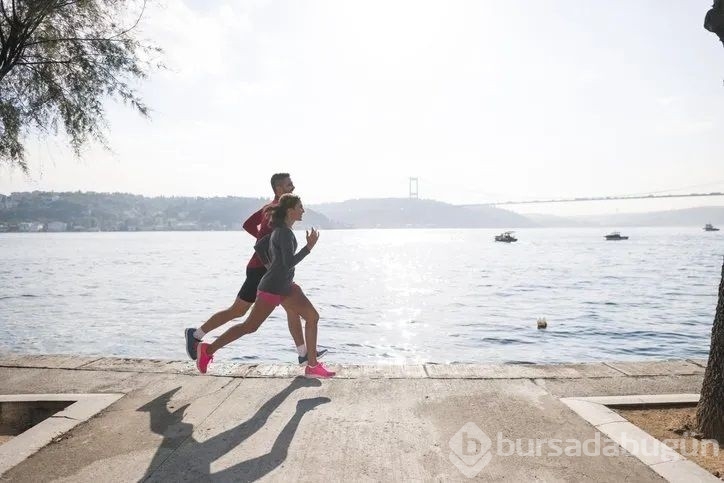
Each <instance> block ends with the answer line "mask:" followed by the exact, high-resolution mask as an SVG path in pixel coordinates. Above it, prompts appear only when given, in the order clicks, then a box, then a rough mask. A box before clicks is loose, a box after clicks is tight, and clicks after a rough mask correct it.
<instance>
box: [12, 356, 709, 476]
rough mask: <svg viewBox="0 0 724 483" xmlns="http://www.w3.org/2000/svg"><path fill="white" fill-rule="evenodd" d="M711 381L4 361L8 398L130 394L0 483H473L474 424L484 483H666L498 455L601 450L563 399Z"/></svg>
mask: <svg viewBox="0 0 724 483" xmlns="http://www.w3.org/2000/svg"><path fill="white" fill-rule="evenodd" d="M704 367H705V361H701V360H678V361H664V362H641V363H630V362H611V363H599V364H564V365H492V364H490V365H485V364H482V365H435V364H425V365H410V366H336V367H335V368H336V369H338V370H339V371H340V376H339V377H338V378H336V379H334V380H327V381H321V382H320V381H316V380H307V379H303V378H298V377H296V376H298V375H299V374H300V373H301V371H300V370H299V368H298V367H296V366H285V365H265V364H260V365H248V364H246V365H241V364H236V365H235V364H226V365H223V364H215V365H213V366H212V368H213V371H214V374H213V375H206V376H201V375H198V374H196V372H195V368H194V366H192V364H191V363H189V362H186V361H184V362H179V361H154V360H131V359H116V358H83V359H78V358H75V357H74V358H69V357H64V356H27V355H25V356H19V355H13V354H0V394H21V393H104V392H113V393H123V394H125V396H124V397H122V398H121V399H119V400H118V401H117V402H115V403H113V404H112V405H111V406H109V407H108V408H107V409H105V410H104V411H103V412H101V413H99V414H98V415H97V416H95V417H94V418H92V419H90V420H89V421H87V422H85V423H83V424H80V425H78V426H76V427H75V428H74V429H72V430H71V431H70V432H69V433H67V434H66V435H64V436H63V437H61V438H60V439H59V440H58V441H56V442H54V443H52V444H50V445H48V446H46V447H45V448H43V449H42V450H40V451H39V452H38V453H36V454H35V455H33V456H31V457H30V458H29V459H27V460H25V461H24V462H23V463H20V464H19V465H18V466H16V467H14V468H12V469H11V470H9V471H8V472H7V473H6V474H5V475H3V477H2V478H0V479H7V480H9V481H29V482H30V481H32V482H37V481H54V480H57V481H88V482H93V483H97V482H98V481H104V482H105V481H142V480H149V481H211V480H213V481H253V480H257V479H260V478H264V479H268V480H271V481H310V482H312V481H314V482H317V481H341V480H347V481H350V480H351V481H372V480H385V481H387V480H394V481H408V480H417V481H420V480H424V481H429V480H435V481H441V480H445V481H448V480H465V481H466V480H467V477H466V476H464V474H463V472H461V471H460V470H459V469H458V467H456V466H455V465H454V464H453V462H452V461H456V462H457V463H458V465H460V464H461V463H462V464H463V466H464V467H465V468H466V469H467V470H468V471H470V472H472V471H473V470H470V468H473V467H474V465H473V464H472V463H475V462H477V463H478V465H480V463H481V461H483V460H478V461H472V460H469V459H465V458H466V454H465V452H464V451H463V453H460V451H461V450H460V449H459V447H460V446H461V445H465V444H467V446H466V447H467V448H469V449H471V450H477V449H478V448H479V447H478V446H476V445H477V444H478V443H477V441H482V440H483V439H482V438H478V439H474V438H473V436H475V434H474V433H473V432H470V431H471V426H468V428H467V430H466V431H467V432H466V433H465V434H464V435H463V434H462V433H460V432H459V430H460V429H461V428H462V427H463V426H464V425H465V424H466V423H474V424H475V425H477V427H478V428H479V429H480V430H481V431H482V432H484V433H485V435H487V436H488V437H489V438H490V440H491V447H490V448H489V452H488V453H486V455H487V454H490V457H489V458H490V459H489V461H488V462H487V463H485V464H484V466H483V467H482V468H480V470H479V472H478V473H477V475H476V476H475V478H476V479H479V480H508V481H529V480H542V481H580V480H592V481H616V482H620V481H636V482H645V481H661V478H660V477H659V476H658V475H657V474H655V473H654V472H653V471H652V470H650V469H649V468H648V467H647V466H646V465H644V464H643V463H641V462H640V461H639V460H637V459H636V458H634V457H632V456H630V455H628V454H627V453H625V452H623V451H621V452H620V454H618V455H614V456H603V455H600V456H569V455H566V454H561V455H559V456H551V455H549V454H548V452H547V451H546V450H545V447H544V448H543V452H542V454H540V455H533V456H526V455H524V454H513V455H510V456H506V455H505V454H507V453H506V451H507V450H508V449H509V448H510V446H508V444H509V443H506V442H505V441H503V439H505V440H507V441H515V440H516V439H518V438H522V442H523V443H521V444H522V450H523V453H525V452H526V450H527V449H528V440H530V439H535V438H539V439H542V438H545V439H548V440H550V439H551V438H557V439H559V440H561V441H565V440H568V439H577V440H579V441H582V440H586V439H595V438H596V434H597V433H596V431H595V429H594V428H593V426H591V425H590V424H588V423H587V422H586V421H584V420H582V419H581V418H580V417H578V416H577V415H576V413H574V412H573V411H572V410H570V409H569V408H568V407H567V406H565V405H564V404H563V403H561V402H560V400H559V398H560V397H569V396H601V395H623V394H666V393H698V392H699V390H700V389H701V382H702V377H703V372H704ZM456 434H457V437H456ZM471 435H472V436H471ZM599 437H601V436H599ZM461 438H462V439H461ZM471 438H473V439H471ZM451 440H452V441H453V444H452V447H454V448H453V449H454V450H455V451H452V450H451ZM501 441H502V443H501ZM606 441H607V440H606V438H602V442H604V443H605V442H606ZM501 444H502V446H501ZM470 445H472V446H470ZM562 447H566V446H565V445H564V446H562ZM501 448H502V450H501ZM451 452H453V453H456V454H458V455H459V456H461V457H462V458H459V457H458V458H457V459H456V457H455V456H453V457H451V456H450V455H451ZM473 453H474V451H473ZM481 453H482V452H481ZM469 454H470V453H469ZM465 462H469V463H471V464H470V466H466V464H465Z"/></svg>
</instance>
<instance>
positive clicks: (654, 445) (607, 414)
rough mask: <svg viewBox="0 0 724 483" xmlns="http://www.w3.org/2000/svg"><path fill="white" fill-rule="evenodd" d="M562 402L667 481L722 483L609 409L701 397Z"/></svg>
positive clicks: (675, 402)
mask: <svg viewBox="0 0 724 483" xmlns="http://www.w3.org/2000/svg"><path fill="white" fill-rule="evenodd" d="M560 400H561V402H562V403H564V404H565V405H566V406H568V407H569V408H571V409H572V410H573V411H574V412H576V413H577V414H578V415H579V416H580V417H582V418H583V419H585V420H586V421H588V422H589V423H591V424H592V425H593V426H594V427H595V428H596V429H597V430H598V431H600V432H602V433H603V434H605V435H606V436H608V437H609V438H611V439H612V440H613V441H615V442H616V443H617V444H618V445H619V446H621V447H622V448H624V449H625V450H626V451H628V452H629V453H631V454H632V455H633V456H635V457H636V458H638V459H639V460H640V461H641V462H642V463H644V464H645V465H647V466H648V467H649V468H651V469H652V470H653V471H655V472H656V473H657V474H658V475H660V476H661V477H663V478H664V479H665V480H666V481H670V482H676V483H679V482H680V483H690V482H693V481H700V482H711V483H715V482H719V483H721V480H720V479H719V478H716V477H715V476H714V475H712V474H711V473H709V472H708V471H706V470H705V469H703V468H702V467H700V466H699V465H697V464H696V463H694V462H692V461H690V460H687V459H686V458H685V457H683V456H682V455H680V454H679V453H677V452H676V451H674V450H673V449H671V448H669V447H668V446H666V445H665V444H664V443H662V442H661V441H659V440H658V439H656V438H654V437H653V436H651V435H649V434H648V433H647V432H645V431H644V430H642V429H641V428H639V427H638V426H636V425H634V424H632V423H630V422H628V421H627V420H626V419H625V418H623V417H622V416H621V415H619V414H618V413H616V412H614V411H611V410H610V409H609V407H624V406H625V407H632V406H633V407H636V406H645V407H651V406H664V405H671V404H688V403H697V402H698V401H699V395H698V394H658V395H631V396H602V397H565V398H561V399H560Z"/></svg>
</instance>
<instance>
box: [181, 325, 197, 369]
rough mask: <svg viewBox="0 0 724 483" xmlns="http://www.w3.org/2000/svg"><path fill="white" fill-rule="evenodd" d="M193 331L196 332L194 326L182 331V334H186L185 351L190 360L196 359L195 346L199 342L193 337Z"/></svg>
mask: <svg viewBox="0 0 724 483" xmlns="http://www.w3.org/2000/svg"><path fill="white" fill-rule="evenodd" d="M194 332H196V328H194V327H189V328H188V329H186V330H185V331H184V335H185V336H186V353H187V354H188V355H189V357H190V358H191V360H192V361H195V360H196V348H197V347H198V346H199V342H201V341H200V340H199V339H197V338H196V337H194Z"/></svg>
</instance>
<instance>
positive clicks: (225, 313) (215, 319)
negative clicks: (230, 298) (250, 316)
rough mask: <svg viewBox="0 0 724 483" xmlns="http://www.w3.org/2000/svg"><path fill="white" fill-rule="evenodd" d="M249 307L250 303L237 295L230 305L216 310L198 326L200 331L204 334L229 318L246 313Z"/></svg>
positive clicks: (232, 318)
mask: <svg viewBox="0 0 724 483" xmlns="http://www.w3.org/2000/svg"><path fill="white" fill-rule="evenodd" d="M249 307H251V303H249V302H247V301H246V300H242V299H240V298H239V297H236V300H234V303H233V304H232V305H231V307H229V308H228V309H224V310H220V311H219V312H216V313H215V314H214V315H212V316H211V318H210V319H209V320H207V321H206V322H204V324H203V325H202V326H201V327H199V328H200V329H201V332H203V333H204V334H208V333H209V332H211V331H212V330H214V329H218V328H219V327H221V326H222V325H224V324H225V323H227V322H229V321H230V320H234V319H236V318H238V317H241V316H242V315H244V314H245V313H246V311H247V310H249ZM197 338H198V337H197Z"/></svg>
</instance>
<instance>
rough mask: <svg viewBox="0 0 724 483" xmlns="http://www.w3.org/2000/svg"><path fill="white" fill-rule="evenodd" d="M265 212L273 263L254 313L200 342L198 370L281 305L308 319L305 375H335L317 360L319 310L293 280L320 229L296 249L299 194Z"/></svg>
mask: <svg viewBox="0 0 724 483" xmlns="http://www.w3.org/2000/svg"><path fill="white" fill-rule="evenodd" d="M264 212H265V213H267V214H268V215H270V218H271V220H272V225H273V226H274V231H272V233H271V236H270V238H269V257H270V261H271V263H270V265H269V269H268V271H267V272H266V273H265V274H264V276H263V277H262V279H261V281H260V282H259V289H258V291H257V294H256V301H255V302H254V307H253V308H252V309H251V314H249V316H248V317H247V318H246V321H244V323H242V324H237V325H234V326H233V327H231V328H230V329H228V330H227V331H226V332H224V333H223V334H221V336H220V337H219V338H217V339H216V340H215V341H214V342H212V343H211V344H207V343H205V342H201V343H200V344H199V346H198V358H197V359H196V367H198V369H199V372H201V373H202V374H206V370H207V369H208V366H209V363H210V362H211V361H213V359H214V354H215V353H216V351H217V350H219V349H221V348H222V347H224V346H226V345H228V344H230V343H231V342H233V341H235V340H236V339H238V338H240V337H242V336H244V335H246V334H251V333H253V332H256V331H257V329H258V328H259V327H260V326H261V324H262V323H263V322H264V321H265V320H266V319H267V317H269V315H270V314H271V313H272V312H273V311H274V309H275V308H276V307H277V306H278V305H281V306H282V307H284V310H286V311H287V313H289V312H293V313H295V314H299V315H300V316H301V317H302V318H303V319H304V321H305V322H306V325H305V328H304V331H305V335H306V342H307V349H308V351H309V363H308V364H307V367H306V368H305V369H304V375H305V376H307V377H315V378H316V377H319V378H328V377H333V376H334V375H335V373H334V372H332V371H330V370H328V369H327V368H326V367H324V364H322V363H321V362H318V361H317V323H318V322H319V313H318V312H317V309H315V308H314V305H312V303H311V302H310V301H309V299H308V298H307V297H306V295H304V292H303V291H302V289H301V287H299V285H297V284H296V283H294V266H295V265H296V264H297V263H299V262H301V261H302V260H303V259H304V258H305V257H306V256H307V255H309V253H310V252H311V250H312V249H313V248H314V246H315V245H316V244H317V240H318V239H319V232H318V231H317V230H315V229H314V228H312V230H311V232H310V231H307V245H306V246H305V247H303V248H302V249H301V250H299V251H298V252H296V250H297V239H296V237H295V236H294V232H293V231H292V226H293V225H294V223H295V222H297V221H300V220H301V219H302V215H303V214H304V207H303V206H302V201H301V200H300V199H299V197H298V196H296V195H293V194H291V193H288V194H285V195H282V196H281V198H279V203H278V204H277V205H270V206H267V207H266V208H265V209H264ZM295 252H296V254H295Z"/></svg>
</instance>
